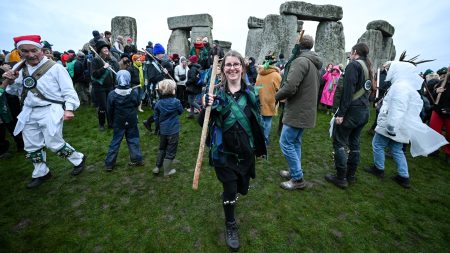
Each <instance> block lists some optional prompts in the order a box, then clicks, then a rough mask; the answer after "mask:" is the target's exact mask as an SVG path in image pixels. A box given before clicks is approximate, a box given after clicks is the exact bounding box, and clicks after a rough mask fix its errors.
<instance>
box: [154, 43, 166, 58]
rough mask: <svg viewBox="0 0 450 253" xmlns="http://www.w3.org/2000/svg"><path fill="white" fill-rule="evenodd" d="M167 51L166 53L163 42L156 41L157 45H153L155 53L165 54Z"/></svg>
mask: <svg viewBox="0 0 450 253" xmlns="http://www.w3.org/2000/svg"><path fill="white" fill-rule="evenodd" d="M165 53H166V50H165V49H164V47H163V46H162V45H161V44H159V43H156V44H155V46H154V47H153V54H154V55H157V54H165Z"/></svg>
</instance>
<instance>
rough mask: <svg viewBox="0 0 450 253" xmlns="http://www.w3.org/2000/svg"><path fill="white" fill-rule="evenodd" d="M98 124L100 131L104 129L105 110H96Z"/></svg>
mask: <svg viewBox="0 0 450 253" xmlns="http://www.w3.org/2000/svg"><path fill="white" fill-rule="evenodd" d="M97 115H98V125H99V128H100V130H101V131H104V130H105V123H106V112H105V111H100V110H99V111H98V112H97Z"/></svg>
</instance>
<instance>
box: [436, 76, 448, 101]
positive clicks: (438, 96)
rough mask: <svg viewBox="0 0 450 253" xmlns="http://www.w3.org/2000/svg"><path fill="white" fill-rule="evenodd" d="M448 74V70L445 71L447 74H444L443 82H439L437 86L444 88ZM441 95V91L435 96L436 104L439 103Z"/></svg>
mask: <svg viewBox="0 0 450 253" xmlns="http://www.w3.org/2000/svg"><path fill="white" fill-rule="evenodd" d="M448 74H449V72H447V74H445V78H444V82H442V84H441V86H439V88H444V87H445V85H446V84H447V80H448ZM441 96H442V92H441V93H439V94H438V95H437V97H436V105H437V104H439V100H441Z"/></svg>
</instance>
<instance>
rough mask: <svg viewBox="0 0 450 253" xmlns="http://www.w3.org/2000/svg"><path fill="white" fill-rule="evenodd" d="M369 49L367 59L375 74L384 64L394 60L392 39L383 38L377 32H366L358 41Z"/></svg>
mask: <svg viewBox="0 0 450 253" xmlns="http://www.w3.org/2000/svg"><path fill="white" fill-rule="evenodd" d="M359 42H364V43H366V44H367V46H368V47H369V59H370V60H371V61H372V70H373V71H374V72H375V71H376V69H377V68H379V67H381V66H382V65H383V63H384V62H386V61H391V60H394V58H395V46H394V43H393V39H392V37H383V33H382V32H381V31H379V30H373V29H371V30H367V31H366V32H365V33H364V34H363V35H362V36H361V37H360V38H359V39H358V43H359Z"/></svg>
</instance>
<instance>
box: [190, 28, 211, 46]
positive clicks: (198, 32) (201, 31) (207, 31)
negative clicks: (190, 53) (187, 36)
mask: <svg viewBox="0 0 450 253" xmlns="http://www.w3.org/2000/svg"><path fill="white" fill-rule="evenodd" d="M197 37H200V38H202V39H203V38H204V37H208V41H209V43H210V44H212V40H213V38H212V33H211V27H200V26H199V27H197V26H196V27H192V30H191V47H193V46H194V42H195V39H196V38H197Z"/></svg>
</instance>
